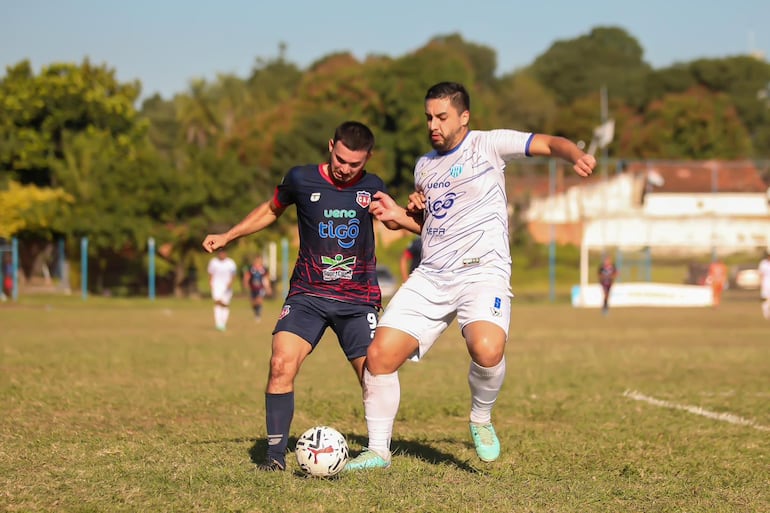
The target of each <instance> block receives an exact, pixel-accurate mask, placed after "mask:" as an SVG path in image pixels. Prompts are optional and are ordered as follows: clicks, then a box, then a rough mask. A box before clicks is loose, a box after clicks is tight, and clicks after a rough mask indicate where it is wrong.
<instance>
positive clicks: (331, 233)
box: [318, 219, 361, 249]
mask: <svg viewBox="0 0 770 513" xmlns="http://www.w3.org/2000/svg"><path fill="white" fill-rule="evenodd" d="M360 223H361V221H359V220H358V219H351V220H350V221H348V222H347V224H334V221H322V222H320V223H318V236H319V237H321V238H322V239H337V244H339V245H340V247H341V248H345V249H348V248H352V247H353V245H354V244H355V243H356V238H357V237H358V233H359V231H360V230H359V227H358V225H359V224H360Z"/></svg>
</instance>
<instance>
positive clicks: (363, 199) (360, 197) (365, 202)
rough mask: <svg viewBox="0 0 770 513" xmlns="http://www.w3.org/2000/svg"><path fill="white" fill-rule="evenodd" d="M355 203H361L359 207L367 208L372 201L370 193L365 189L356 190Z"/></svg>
mask: <svg viewBox="0 0 770 513" xmlns="http://www.w3.org/2000/svg"><path fill="white" fill-rule="evenodd" d="M356 203H358V204H359V205H361V208H369V205H371V203H372V195H371V193H369V192H367V191H356Z"/></svg>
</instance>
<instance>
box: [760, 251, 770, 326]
mask: <svg viewBox="0 0 770 513" xmlns="http://www.w3.org/2000/svg"><path fill="white" fill-rule="evenodd" d="M759 277H760V280H759V283H760V285H759V287H760V289H759V296H760V298H761V299H762V315H763V316H764V318H765V319H767V320H770V251H767V252H766V253H765V258H763V259H762V261H761V262H759Z"/></svg>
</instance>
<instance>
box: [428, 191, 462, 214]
mask: <svg viewBox="0 0 770 513" xmlns="http://www.w3.org/2000/svg"><path fill="white" fill-rule="evenodd" d="M456 197H457V194H455V193H454V192H448V193H447V194H445V195H444V196H442V197H440V198H439V199H437V200H435V201H428V212H430V214H431V215H432V216H433V217H435V218H436V219H443V218H444V217H446V215H447V210H449V209H450V208H452V205H454V204H455V198H456Z"/></svg>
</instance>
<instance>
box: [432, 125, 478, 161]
mask: <svg viewBox="0 0 770 513" xmlns="http://www.w3.org/2000/svg"><path fill="white" fill-rule="evenodd" d="M471 132H473V130H468V131H467V132H466V133H465V137H463V140H462V141H460V144H458V145H457V146H455V147H454V148H452V149H451V150H449V151H447V152H444V153H441V152H440V151H438V150H436V155H439V156H440V157H443V156H445V155H451V154H452V153H454V152H456V151H457V150H459V149H460V147H461V146H462V145H463V143H464V142H465V140H466V139H467V138H468V136H469V135H471Z"/></svg>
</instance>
